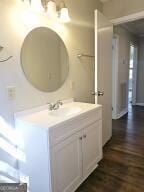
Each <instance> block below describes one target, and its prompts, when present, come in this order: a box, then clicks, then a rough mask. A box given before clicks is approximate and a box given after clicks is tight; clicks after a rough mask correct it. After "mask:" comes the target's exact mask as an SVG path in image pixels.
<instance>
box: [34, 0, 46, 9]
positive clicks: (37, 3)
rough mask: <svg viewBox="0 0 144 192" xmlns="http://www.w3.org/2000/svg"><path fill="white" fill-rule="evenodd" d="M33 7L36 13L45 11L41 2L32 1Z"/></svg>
mask: <svg viewBox="0 0 144 192" xmlns="http://www.w3.org/2000/svg"><path fill="white" fill-rule="evenodd" d="M31 6H32V8H33V9H34V10H35V11H38V12H41V11H44V8H43V6H42V2H41V0H31Z"/></svg>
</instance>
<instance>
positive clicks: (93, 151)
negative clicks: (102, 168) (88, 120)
mask: <svg viewBox="0 0 144 192" xmlns="http://www.w3.org/2000/svg"><path fill="white" fill-rule="evenodd" d="M82 147H83V174H84V177H87V176H88V175H89V174H90V173H91V172H92V171H93V170H94V169H95V168H96V167H97V163H98V162H99V160H100V159H101V158H102V122H101V121H98V122H96V123H94V124H92V125H90V126H89V127H87V128H85V129H84V133H83V145H82Z"/></svg>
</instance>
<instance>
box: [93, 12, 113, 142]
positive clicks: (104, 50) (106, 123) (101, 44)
mask: <svg viewBox="0 0 144 192" xmlns="http://www.w3.org/2000/svg"><path fill="white" fill-rule="evenodd" d="M112 37H113V25H112V24H111V23H110V22H109V21H108V19H107V18H106V17H105V16H104V15H103V14H101V13H100V12H99V11H98V10H96V11H95V93H96V95H95V103H98V104H101V105H102V114H103V115H102V120H103V121H102V122H103V123H102V143H103V145H104V144H105V143H106V142H107V141H108V140H109V139H110V138H111V136H112ZM98 91H100V92H104V95H103V96H97V93H98Z"/></svg>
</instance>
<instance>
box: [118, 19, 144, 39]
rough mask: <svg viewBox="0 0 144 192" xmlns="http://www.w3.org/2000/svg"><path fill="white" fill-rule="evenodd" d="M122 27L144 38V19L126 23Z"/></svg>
mask: <svg viewBox="0 0 144 192" xmlns="http://www.w3.org/2000/svg"><path fill="white" fill-rule="evenodd" d="M121 26H123V27H124V28H125V29H127V30H128V31H130V32H132V33H134V34H136V35H138V36H144V19H140V20H136V21H131V22H128V23H124V24H122V25H121Z"/></svg>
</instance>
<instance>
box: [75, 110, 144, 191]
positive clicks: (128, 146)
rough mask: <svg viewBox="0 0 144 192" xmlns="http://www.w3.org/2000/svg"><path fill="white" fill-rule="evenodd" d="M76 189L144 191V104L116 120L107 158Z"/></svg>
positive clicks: (106, 151) (106, 148) (105, 149)
mask: <svg viewBox="0 0 144 192" xmlns="http://www.w3.org/2000/svg"><path fill="white" fill-rule="evenodd" d="M76 192H144V107H133V108H132V107H129V113H128V115H126V116H124V117H123V118H121V119H119V120H114V121H113V137H112V139H111V140H110V141H109V142H108V144H107V145H106V146H105V147H104V158H103V160H102V161H101V162H100V163H99V167H98V168H97V169H96V170H95V171H94V172H93V173H92V174H91V175H90V176H89V177H88V179H87V180H86V181H85V182H84V183H83V184H82V185H81V186H80V187H79V189H78V190H77V191H76Z"/></svg>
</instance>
